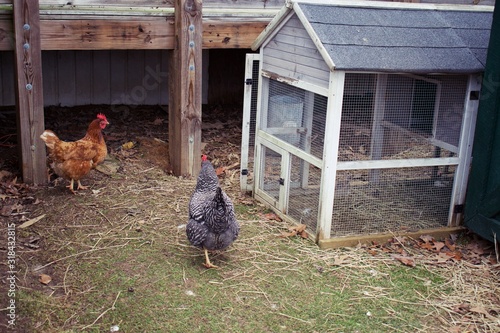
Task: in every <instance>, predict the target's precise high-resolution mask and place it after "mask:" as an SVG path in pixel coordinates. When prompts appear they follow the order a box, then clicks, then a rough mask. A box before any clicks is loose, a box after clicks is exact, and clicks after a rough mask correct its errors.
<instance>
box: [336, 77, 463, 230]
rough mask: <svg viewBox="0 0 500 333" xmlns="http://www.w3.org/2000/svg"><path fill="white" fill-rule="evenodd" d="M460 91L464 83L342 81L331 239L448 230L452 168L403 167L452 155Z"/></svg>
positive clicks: (443, 79)
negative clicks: (376, 163) (354, 165)
mask: <svg viewBox="0 0 500 333" xmlns="http://www.w3.org/2000/svg"><path fill="white" fill-rule="evenodd" d="M466 87H467V77H466V76H437V75H435V76H415V75H395V74H391V75H376V74H347V75H346V82H345V89H344V100H343V107H342V119H341V131H340V138H339V139H340V140H339V154H338V161H339V170H340V171H337V175H336V184H337V185H336V192H335V198H334V213H333V217H332V235H331V236H332V237H334V236H346V235H362V234H367V233H379V232H387V231H416V230H420V229H426V228H436V227H440V226H445V225H446V224H447V222H448V214H449V210H450V204H451V195H452V186H453V182H454V173H455V169H456V165H455V164H453V163H450V164H449V165H442V164H446V163H445V162H443V163H441V164H440V166H437V165H432V163H430V162H429V166H419V167H411V165H412V164H413V163H414V162H410V160H413V161H415V159H419V163H420V164H425V162H422V160H425V159H434V161H435V159H440V158H447V157H452V156H456V155H457V153H458V148H457V147H458V144H459V137H460V131H461V125H462V118H463V110H464V100H465V91H466ZM373 160H379V161H385V160H387V162H383V163H382V164H379V165H382V166H383V168H380V167H378V168H376V167H373V166H370V165H368V164H367V163H363V162H364V161H373ZM406 160H407V161H408V162H406ZM342 162H359V163H358V165H359V168H356V169H350V170H344V171H342V166H343V164H342ZM338 189H341V191H340V193H338Z"/></svg>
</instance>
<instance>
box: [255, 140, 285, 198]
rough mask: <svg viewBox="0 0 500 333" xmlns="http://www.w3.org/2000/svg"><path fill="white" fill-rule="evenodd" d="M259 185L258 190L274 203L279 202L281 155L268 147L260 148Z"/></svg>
mask: <svg viewBox="0 0 500 333" xmlns="http://www.w3.org/2000/svg"><path fill="white" fill-rule="evenodd" d="M262 155H263V160H262V164H261V166H260V167H261V168H262V169H261V174H262V178H261V183H260V184H259V185H260V186H259V188H260V189H262V190H263V191H264V193H266V194H267V195H269V196H270V197H271V198H273V199H274V200H275V201H276V202H277V201H278V200H279V192H280V177H281V155H280V154H279V153H278V152H276V151H274V150H272V149H271V148H268V147H265V146H264V147H262Z"/></svg>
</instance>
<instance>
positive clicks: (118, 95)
mask: <svg viewBox="0 0 500 333" xmlns="http://www.w3.org/2000/svg"><path fill="white" fill-rule="evenodd" d="M127 53H128V51H125V50H116V51H113V61H111V64H110V76H111V78H110V84H111V91H110V98H111V105H119V104H124V103H125V102H124V96H125V95H126V94H127V91H126V87H127V83H126V82H127V74H128V73H127V59H128V57H127Z"/></svg>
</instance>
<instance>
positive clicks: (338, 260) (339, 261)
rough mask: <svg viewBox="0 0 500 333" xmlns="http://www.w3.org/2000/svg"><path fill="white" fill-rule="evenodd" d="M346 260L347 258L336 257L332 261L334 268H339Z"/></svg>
mask: <svg viewBox="0 0 500 333" xmlns="http://www.w3.org/2000/svg"><path fill="white" fill-rule="evenodd" d="M347 258H348V256H336V257H335V259H334V260H333V265H334V266H340V265H342V264H343V263H344V261H345V260H346V259H347Z"/></svg>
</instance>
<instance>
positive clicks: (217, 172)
mask: <svg viewBox="0 0 500 333" xmlns="http://www.w3.org/2000/svg"><path fill="white" fill-rule="evenodd" d="M215 173H216V174H217V176H220V175H222V174H224V173H226V168H225V167H218V168H217V169H215Z"/></svg>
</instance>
